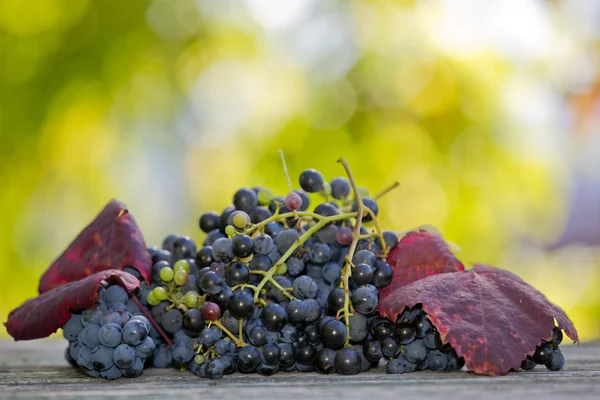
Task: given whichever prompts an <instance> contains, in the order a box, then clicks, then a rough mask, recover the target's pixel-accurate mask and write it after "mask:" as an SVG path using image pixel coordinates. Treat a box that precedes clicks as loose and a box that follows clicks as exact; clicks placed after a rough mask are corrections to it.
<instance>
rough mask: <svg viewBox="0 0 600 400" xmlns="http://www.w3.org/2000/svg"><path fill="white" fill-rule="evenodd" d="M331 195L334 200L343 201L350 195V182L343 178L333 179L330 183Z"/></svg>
mask: <svg viewBox="0 0 600 400" xmlns="http://www.w3.org/2000/svg"><path fill="white" fill-rule="evenodd" d="M330 185H331V195H332V196H333V198H334V199H338V200H343V199H345V198H346V197H348V195H349V194H350V182H349V181H348V179H346V178H343V177H341V176H340V177H337V178H333V179H332V180H331V182H330Z"/></svg>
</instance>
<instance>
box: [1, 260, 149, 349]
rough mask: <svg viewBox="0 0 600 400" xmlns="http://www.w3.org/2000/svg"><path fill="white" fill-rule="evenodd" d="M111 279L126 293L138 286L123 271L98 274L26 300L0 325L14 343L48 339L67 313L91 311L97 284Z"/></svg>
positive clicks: (133, 279) (64, 320) (137, 282)
mask: <svg viewBox="0 0 600 400" xmlns="http://www.w3.org/2000/svg"><path fill="white" fill-rule="evenodd" d="M111 278H112V279H115V280H117V281H118V282H119V283H120V284H121V286H123V288H124V289H125V290H127V291H128V292H131V291H133V290H135V289H136V288H138V287H139V286H140V281H138V280H137V278H136V277H135V276H133V275H131V274H129V273H127V272H123V271H119V270H116V269H110V270H106V271H101V272H98V273H96V274H94V275H91V276H88V277H87V278H84V279H82V280H79V281H76V282H69V283H66V284H64V285H62V286H59V287H57V288H54V289H52V290H49V291H47V292H44V293H42V294H40V295H39V296H38V297H36V298H33V299H29V300H27V301H26V302H25V303H23V304H21V306H20V307H18V308H16V309H14V310H13V311H12V312H11V313H10V314H9V315H8V321H6V322H5V323H4V325H5V326H6V330H7V331H8V333H9V334H10V335H11V336H12V337H13V338H14V339H15V340H30V339H39V338H43V337H46V336H49V335H51V334H52V333H54V332H56V331H57V330H58V328H60V327H61V326H63V325H64V324H65V323H66V322H67V320H68V319H69V317H70V314H71V311H77V310H82V309H85V308H91V307H92V306H93V305H94V303H95V302H96V300H97V299H96V296H97V295H98V287H99V285H100V282H102V281H103V280H105V279H111Z"/></svg>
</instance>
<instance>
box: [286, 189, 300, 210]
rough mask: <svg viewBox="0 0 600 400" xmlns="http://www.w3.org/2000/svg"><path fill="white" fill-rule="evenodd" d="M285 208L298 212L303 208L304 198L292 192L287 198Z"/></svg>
mask: <svg viewBox="0 0 600 400" xmlns="http://www.w3.org/2000/svg"><path fill="white" fill-rule="evenodd" d="M285 206H286V207H287V208H289V209H290V210H292V211H294V210H298V209H299V208H300V207H302V197H300V195H299V194H298V193H296V192H291V193H289V194H288V195H287V196H285Z"/></svg>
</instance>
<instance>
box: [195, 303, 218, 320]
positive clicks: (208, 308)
mask: <svg viewBox="0 0 600 400" xmlns="http://www.w3.org/2000/svg"><path fill="white" fill-rule="evenodd" d="M200 311H202V316H203V317H204V319H205V320H206V321H216V320H217V319H219V316H220V315H221V309H220V308H219V306H218V305H217V304H216V303H213V302H211V301H207V302H206V303H204V304H202V308H201V309H200Z"/></svg>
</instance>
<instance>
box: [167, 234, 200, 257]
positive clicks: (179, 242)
mask: <svg viewBox="0 0 600 400" xmlns="http://www.w3.org/2000/svg"><path fill="white" fill-rule="evenodd" d="M195 257H196V242H194V240H193V239H192V238H191V237H189V236H180V237H178V238H177V239H175V243H173V251H172V254H171V261H172V262H175V261H178V260H181V259H184V258H195Z"/></svg>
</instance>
